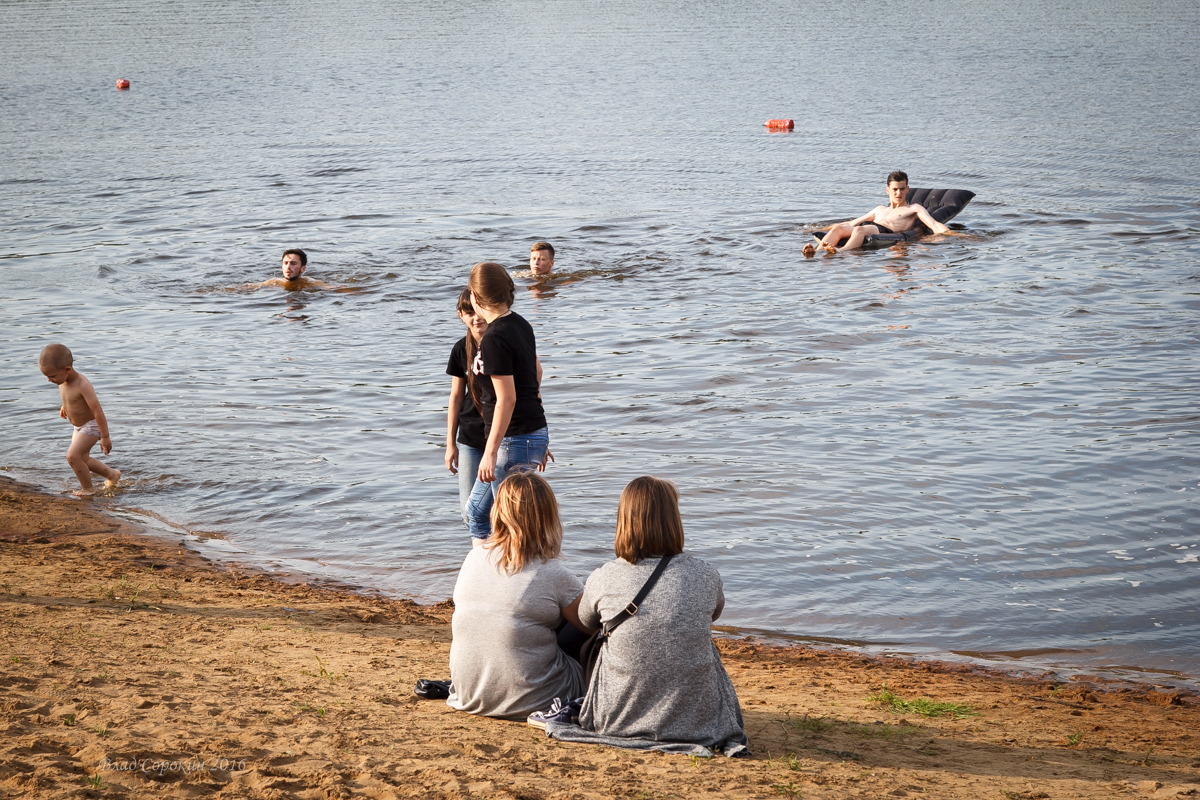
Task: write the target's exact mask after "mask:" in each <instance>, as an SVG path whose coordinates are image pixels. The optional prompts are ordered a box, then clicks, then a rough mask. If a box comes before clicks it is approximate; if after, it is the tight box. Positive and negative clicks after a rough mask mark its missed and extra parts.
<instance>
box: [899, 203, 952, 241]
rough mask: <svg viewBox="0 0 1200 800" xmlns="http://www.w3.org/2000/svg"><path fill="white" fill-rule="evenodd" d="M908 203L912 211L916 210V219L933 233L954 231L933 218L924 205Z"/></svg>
mask: <svg viewBox="0 0 1200 800" xmlns="http://www.w3.org/2000/svg"><path fill="white" fill-rule="evenodd" d="M909 205H910V207H911V208H912V210H913V211H916V212H917V219H919V220H921V222H923V223H925V227H926V228H929V230H931V231H933V232H934V233H950V234H953V233H954V231H952V230H950V229H949V228H947V227H946V226H945V225H943V224H942V223H940V222H938V221H937V220H936V219H934V218H933V215H932V214H930V213H929V212H928V211H926V210H925V206H919V205H917V204H916V203H910V204H909Z"/></svg>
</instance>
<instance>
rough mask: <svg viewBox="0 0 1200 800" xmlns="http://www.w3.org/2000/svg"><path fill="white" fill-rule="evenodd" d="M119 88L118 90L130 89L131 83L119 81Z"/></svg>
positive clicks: (123, 80)
mask: <svg viewBox="0 0 1200 800" xmlns="http://www.w3.org/2000/svg"><path fill="white" fill-rule="evenodd" d="M117 88H118V89H128V88H129V81H127V80H125V79H124V78H121V79H120V80H118V81H117Z"/></svg>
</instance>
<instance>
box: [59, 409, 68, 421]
mask: <svg viewBox="0 0 1200 800" xmlns="http://www.w3.org/2000/svg"><path fill="white" fill-rule="evenodd" d="M58 415H59V416H60V417H62V418H63V419H66V418H67V407H66V406H59V407H58Z"/></svg>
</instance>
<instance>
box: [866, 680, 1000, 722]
mask: <svg viewBox="0 0 1200 800" xmlns="http://www.w3.org/2000/svg"><path fill="white" fill-rule="evenodd" d="M867 701H868V702H870V703H872V704H873V705H876V706H878V707H880V708H883V709H885V710H887V711H891V712H894V713H896V714H920V715H921V716H923V717H949V718H950V719H967V718H968V717H975V716H978V715H979V712H978V711H976V710H975V709H974V708H972V707H971V706H969V705H967V704H966V703H945V702H941V701H938V700H930V699H929V698H928V697H920V698H917V699H916V700H905V699H904V698H902V697H900V696H899V695H898V694H896V693H895V692H893V691H892V690H891V689H889V688H888V687H887V685H886V684H884V686H883V687H882V688H880V690H879V691H877V692H876V693H875V694H873V695H871V696H870V697H868V698H867Z"/></svg>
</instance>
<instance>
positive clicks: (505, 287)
mask: <svg viewBox="0 0 1200 800" xmlns="http://www.w3.org/2000/svg"><path fill="white" fill-rule="evenodd" d="M467 288H468V289H470V290H471V291H472V292H474V293H475V299H476V300H478V301H479V302H480V303H482V304H483V305H485V306H487V307H488V308H497V307H499V306H508V307H510V308H511V307H512V304H513V300H515V299H516V297H517V287H516V286H514V285H513V280H512V277H511V276H510V275H509V274H508V270H506V269H505V268H504V265H503V264H497V263H496V262H495V261H481V262H480V263H478V264H476V265H475V266H474V267H472V268H471V279H470V280H468V281H467Z"/></svg>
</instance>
